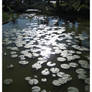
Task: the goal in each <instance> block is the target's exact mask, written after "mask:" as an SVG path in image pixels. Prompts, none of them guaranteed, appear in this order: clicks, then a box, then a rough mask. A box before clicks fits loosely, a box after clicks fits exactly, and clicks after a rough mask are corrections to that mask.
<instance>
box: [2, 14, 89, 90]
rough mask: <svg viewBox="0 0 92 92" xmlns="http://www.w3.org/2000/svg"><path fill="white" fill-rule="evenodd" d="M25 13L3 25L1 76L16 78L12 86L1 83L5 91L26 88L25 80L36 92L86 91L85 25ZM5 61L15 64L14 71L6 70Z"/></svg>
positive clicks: (86, 50) (87, 60) (87, 49)
mask: <svg viewBox="0 0 92 92" xmlns="http://www.w3.org/2000/svg"><path fill="white" fill-rule="evenodd" d="M26 16H27V14H26ZM26 16H21V17H19V18H18V19H17V22H16V23H12V22H9V23H7V24H5V25H3V51H4V53H5V54H3V58H4V79H5V80H6V79H7V78H9V77H11V79H12V78H13V79H14V81H16V82H14V85H12V86H11V88H9V87H6V86H4V92H6V91H7V89H8V90H9V92H11V91H13V92H15V91H16V90H15V89H16V88H17V89H19V90H21V91H22V92H25V89H26V90H27V91H26V92H29V90H28V89H29V87H30V86H28V85H26V83H25V80H27V84H29V85H31V86H32V87H30V90H31V91H35V92H38V91H41V92H42V91H43V90H45V91H47V92H57V91H58V88H60V91H61V90H63V91H64V92H67V91H69V90H72V91H73V92H74V91H80V92H88V91H87V89H86V90H85V86H88V87H89V85H88V84H86V85H85V83H87V80H88V79H89V75H88V73H89V40H88V39H89V36H88V33H87V32H86V31H88V30H84V29H82V28H83V27H85V28H86V27H88V26H84V25H82V24H81V23H79V22H77V21H75V22H70V21H69V20H68V21H67V20H64V19H62V18H59V17H53V16H48V17H46V16H40V15H38V16H36V15H35V16H34V17H32V18H31V19H29V18H25V17H26ZM28 16H29V15H28ZM80 24H81V25H80ZM81 29H82V30H81ZM85 55H86V56H85ZM20 64H21V65H20ZM7 65H14V68H13V71H12V69H11V71H10V72H8V70H6V67H7ZM10 75H11V76H10ZM25 76H28V77H25ZM34 76H36V77H34ZM23 79H25V80H23ZM48 80H49V81H48ZM81 80H83V81H81ZM19 81H20V82H19ZM43 81H45V83H44V84H42V83H43ZM75 83H76V84H75ZM46 84H48V85H46ZM79 84H82V85H79ZM17 85H22V87H19V86H17ZM61 85H62V87H61ZM73 85H74V86H73ZM56 86H57V88H56ZM22 89H23V90H22ZM54 89H55V90H54Z"/></svg>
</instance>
